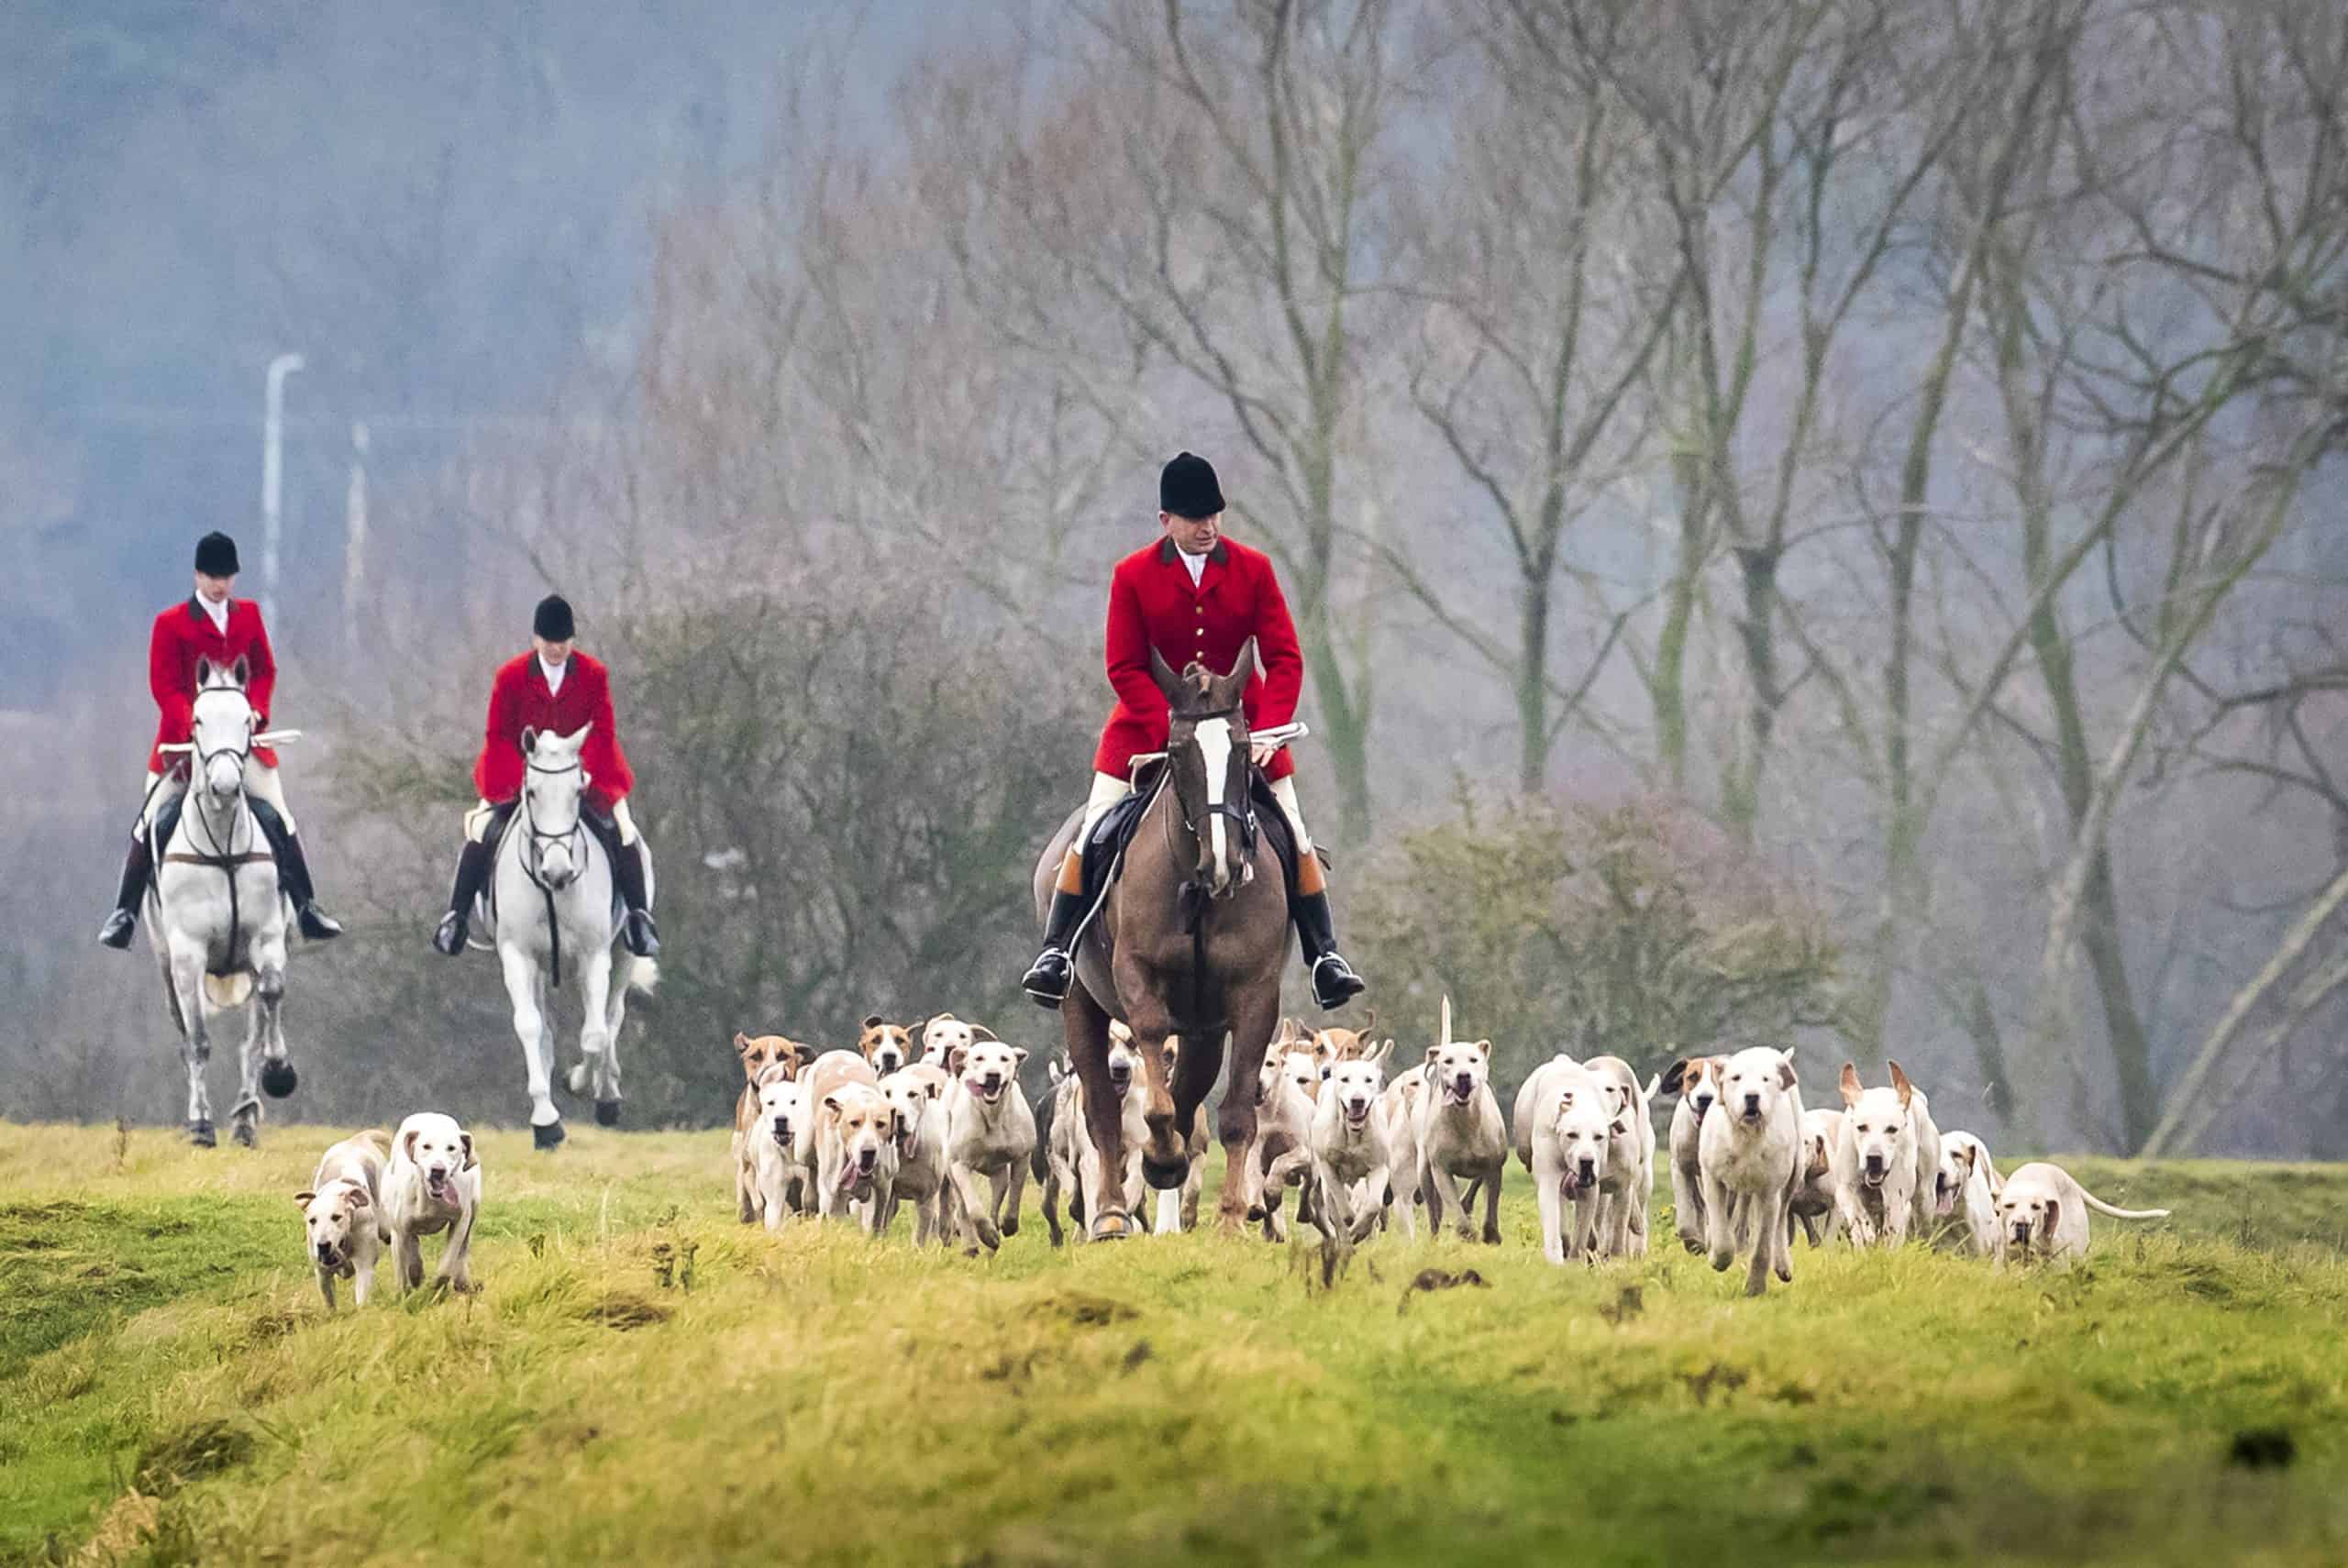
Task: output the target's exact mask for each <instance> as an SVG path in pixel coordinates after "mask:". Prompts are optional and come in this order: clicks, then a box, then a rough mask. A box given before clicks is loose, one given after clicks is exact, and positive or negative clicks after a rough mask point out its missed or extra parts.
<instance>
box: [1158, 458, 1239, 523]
mask: <svg viewBox="0 0 2348 1568" xmlns="http://www.w3.org/2000/svg"><path fill="white" fill-rule="evenodd" d="M1157 509H1158V510H1159V511H1160V512H1170V513H1173V514H1174V515H1175V516H1177V517H1212V516H1213V515H1214V514H1215V513H1218V512H1220V511H1222V510H1223V487H1222V486H1221V485H1219V484H1217V483H1216V482H1215V478H1214V465H1213V463H1210V462H1208V461H1207V460H1206V459H1205V458H1202V457H1200V456H1199V455H1198V454H1197V453H1196V452H1177V453H1175V454H1174V456H1173V458H1172V459H1171V460H1170V461H1168V463H1167V465H1166V467H1165V469H1163V470H1162V471H1160V472H1159V474H1158V476H1157Z"/></svg>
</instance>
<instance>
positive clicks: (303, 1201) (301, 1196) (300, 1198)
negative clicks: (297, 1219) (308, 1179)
mask: <svg viewBox="0 0 2348 1568" xmlns="http://www.w3.org/2000/svg"><path fill="white" fill-rule="evenodd" d="M316 1197H317V1194H316V1193H315V1192H297V1193H295V1194H294V1204H295V1205H296V1207H299V1208H303V1209H307V1208H308V1207H310V1199H312V1198H316Z"/></svg>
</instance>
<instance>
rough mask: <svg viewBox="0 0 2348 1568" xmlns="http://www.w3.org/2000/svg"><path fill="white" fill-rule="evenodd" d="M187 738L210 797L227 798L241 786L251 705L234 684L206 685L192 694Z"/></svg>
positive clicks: (249, 737)
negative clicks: (191, 744) (191, 740)
mask: <svg viewBox="0 0 2348 1568" xmlns="http://www.w3.org/2000/svg"><path fill="white" fill-rule="evenodd" d="M191 738H192V739H193V740H194V743H195V756H196V759H197V763H198V765H199V766H200V767H201V768H202V769H203V778H202V779H201V782H202V784H203V785H204V788H205V790H207V791H208V792H209V793H210V794H211V796H212V798H213V799H214V800H216V801H223V802H225V801H227V800H228V799H229V798H230V797H231V796H233V795H235V794H236V792H237V791H238V790H240V789H242V788H244V783H245V757H246V756H247V755H248V754H249V752H250V751H251V750H252V740H253V705H252V703H251V702H250V701H248V700H247V699H246V697H245V694H244V693H243V692H242V691H241V690H238V689H237V688H236V687H234V686H207V687H205V689H204V690H201V691H199V692H197V693H196V695H195V712H194V728H193V731H192V735H191Z"/></svg>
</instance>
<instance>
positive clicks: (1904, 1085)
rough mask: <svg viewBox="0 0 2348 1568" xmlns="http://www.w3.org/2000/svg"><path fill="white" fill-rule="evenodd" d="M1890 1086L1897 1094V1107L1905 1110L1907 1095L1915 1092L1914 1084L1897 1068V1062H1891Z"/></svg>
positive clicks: (1906, 1107)
mask: <svg viewBox="0 0 2348 1568" xmlns="http://www.w3.org/2000/svg"><path fill="white" fill-rule="evenodd" d="M1891 1087H1892V1089H1893V1090H1894V1091H1895V1092H1896V1093H1898V1095H1899V1109H1900V1110H1907V1109H1908V1097H1909V1096H1910V1095H1912V1094H1914V1093H1915V1092H1916V1086H1915V1085H1914V1084H1911V1083H1910V1082H1909V1081H1908V1075H1907V1074H1906V1073H1903V1072H1901V1071H1900V1070H1899V1063H1897V1062H1894V1063H1892V1064H1891Z"/></svg>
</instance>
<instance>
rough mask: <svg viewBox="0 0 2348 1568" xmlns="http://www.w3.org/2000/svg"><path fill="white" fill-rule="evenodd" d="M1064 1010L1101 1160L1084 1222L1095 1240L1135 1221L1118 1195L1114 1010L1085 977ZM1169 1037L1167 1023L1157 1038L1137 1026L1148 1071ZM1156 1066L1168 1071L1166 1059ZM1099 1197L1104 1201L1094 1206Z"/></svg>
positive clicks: (1119, 1116)
mask: <svg viewBox="0 0 2348 1568" xmlns="http://www.w3.org/2000/svg"><path fill="white" fill-rule="evenodd" d="M1060 1015H1061V1017H1062V1018H1063V1019H1064V1020H1065V1027H1066V1030H1067V1040H1068V1055H1069V1062H1071V1063H1072V1064H1074V1066H1075V1068H1076V1077H1077V1081H1078V1082H1079V1083H1080V1084H1082V1085H1083V1086H1084V1130H1085V1132H1088V1133H1090V1134H1091V1138H1092V1157H1093V1159H1094V1161H1095V1163H1096V1168H1095V1171H1094V1173H1093V1176H1094V1179H1093V1180H1092V1181H1091V1182H1090V1183H1088V1184H1087V1185H1086V1187H1085V1191H1086V1193H1087V1195H1088V1196H1087V1204H1088V1207H1087V1209H1086V1212H1085V1216H1084V1222H1085V1223H1086V1224H1087V1225H1089V1226H1090V1227H1091V1233H1092V1236H1093V1239H1094V1240H1096V1241H1109V1240H1123V1239H1124V1237H1125V1236H1126V1235H1127V1234H1129V1233H1130V1232H1131V1231H1132V1229H1133V1222H1132V1219H1131V1217H1130V1216H1128V1215H1127V1214H1126V1213H1125V1210H1124V1202H1123V1201H1122V1199H1121V1198H1117V1197H1115V1196H1113V1195H1114V1194H1115V1193H1116V1191H1117V1172H1118V1171H1119V1170H1120V1169H1121V1168H1122V1167H1123V1165H1124V1157H1125V1122H1124V1103H1123V1097H1121V1096H1120V1095H1119V1094H1118V1093H1117V1091H1116V1089H1115V1088H1114V1087H1113V1085H1112V1084H1111V1083H1110V1082H1109V1015H1108V1014H1107V1013H1106V1012H1103V1011H1102V1010H1101V1004H1100V1003H1098V1002H1096V1001H1094V1000H1093V999H1092V994H1091V992H1090V991H1088V990H1087V989H1086V988H1085V987H1084V982H1083V981H1081V980H1080V981H1078V982H1077V983H1076V984H1075V985H1074V986H1072V987H1070V988H1069V996H1068V1000H1067V1001H1066V1002H1064V1003H1062V1004H1061V1006H1060ZM1165 1038H1166V1034H1165V1031H1164V1030H1162V1029H1161V1030H1160V1031H1159V1032H1158V1033H1157V1038H1156V1039H1145V1038H1144V1037H1143V1036H1142V1034H1141V1032H1140V1031H1139V1030H1138V1029H1136V1030H1135V1034H1134V1043H1135V1047H1136V1048H1138V1049H1140V1050H1141V1051H1142V1061H1143V1070H1144V1071H1147V1070H1149V1054H1150V1053H1151V1052H1153V1051H1156V1050H1157V1046H1158V1044H1159V1043H1160V1042H1162V1041H1163V1040H1164V1039H1165ZM1157 1070H1158V1071H1159V1072H1160V1073H1163V1072H1164V1071H1165V1065H1164V1064H1163V1063H1162V1062H1161V1063H1160V1064H1159V1065H1158V1067H1157ZM1169 1114H1170V1112H1169ZM1096 1201H1097V1203H1098V1205H1099V1206H1098V1207H1097V1208H1096V1207H1091V1205H1092V1204H1093V1203H1094V1202H1096Z"/></svg>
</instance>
